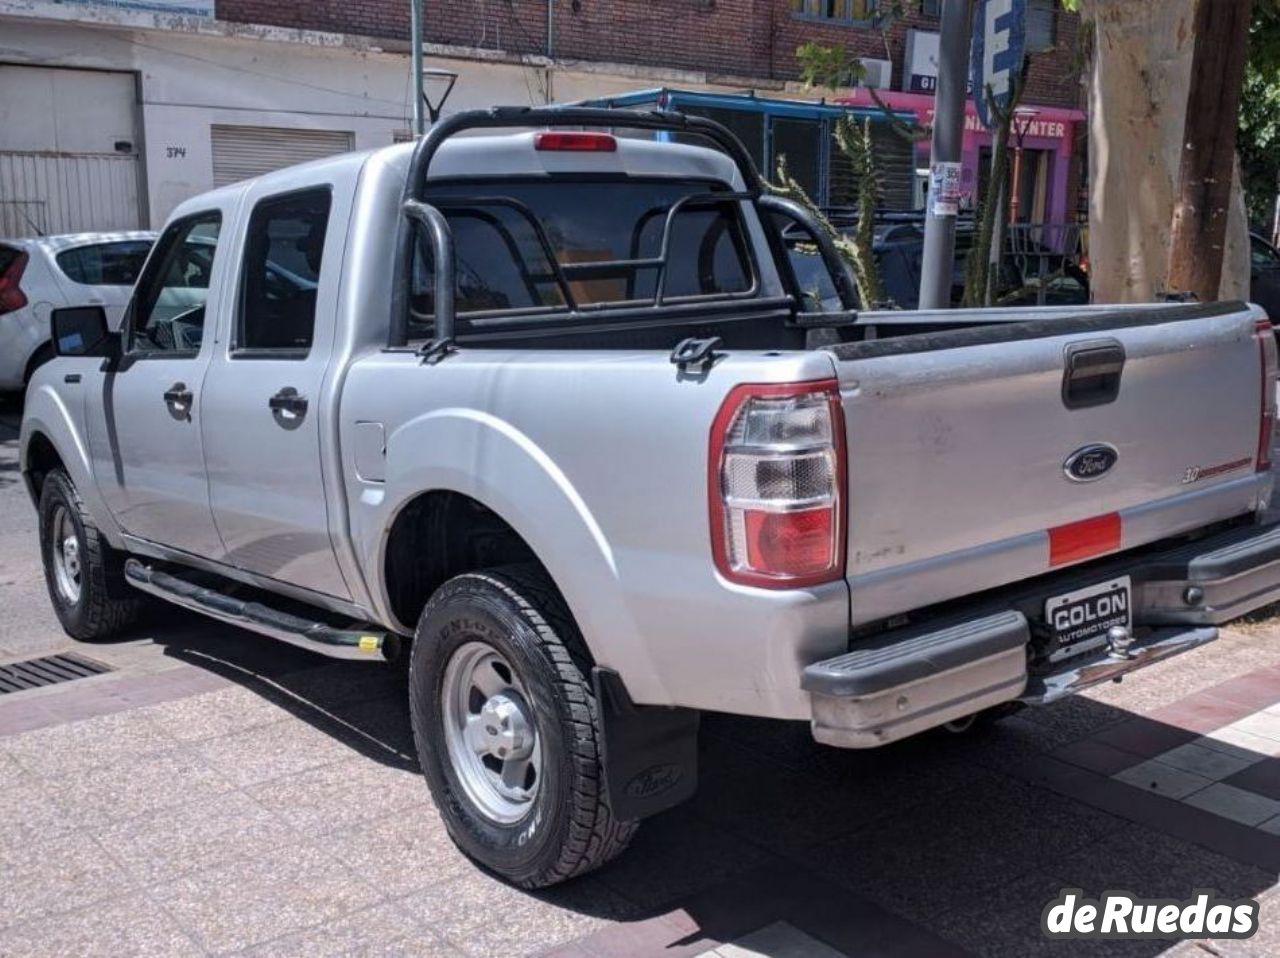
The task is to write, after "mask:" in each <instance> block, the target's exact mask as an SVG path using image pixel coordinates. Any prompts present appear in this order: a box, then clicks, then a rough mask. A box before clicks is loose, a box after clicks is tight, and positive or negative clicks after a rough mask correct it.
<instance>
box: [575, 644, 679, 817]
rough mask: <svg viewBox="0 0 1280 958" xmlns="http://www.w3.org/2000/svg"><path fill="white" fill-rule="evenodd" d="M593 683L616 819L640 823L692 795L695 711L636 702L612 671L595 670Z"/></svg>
mask: <svg viewBox="0 0 1280 958" xmlns="http://www.w3.org/2000/svg"><path fill="white" fill-rule="evenodd" d="M592 682H593V684H594V686H595V693H596V702H597V703H598V704H599V708H600V718H601V724H602V726H603V731H604V742H603V747H602V750H601V751H602V756H601V758H602V764H603V765H604V777H605V788H606V793H607V795H608V797H609V807H610V808H612V809H613V814H614V817H616V818H617V819H618V820H619V821H624V822H633V821H639V820H640V819H642V818H648V817H649V816H651V815H656V814H658V812H664V811H666V810H667V809H668V808H672V807H674V806H676V805H679V804H680V803H681V802H683V801H684V800H685V799H687V798H690V797H691V796H692V795H693V793H694V792H695V791H697V788H698V723H699V717H700V716H699V713H698V711H697V710H696V709H684V708H662V707H659V706H651V705H636V704H635V703H634V702H632V701H631V696H630V695H628V694H627V689H626V686H625V685H623V683H622V678H621V676H619V675H618V673H617V672H615V671H613V670H612V669H602V668H595V669H593V670H592Z"/></svg>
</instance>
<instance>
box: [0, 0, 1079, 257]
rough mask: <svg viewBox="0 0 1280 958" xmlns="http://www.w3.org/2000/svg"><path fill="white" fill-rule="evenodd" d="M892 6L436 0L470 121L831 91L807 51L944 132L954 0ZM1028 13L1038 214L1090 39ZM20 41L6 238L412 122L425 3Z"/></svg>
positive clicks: (101, 5)
mask: <svg viewBox="0 0 1280 958" xmlns="http://www.w3.org/2000/svg"><path fill="white" fill-rule="evenodd" d="M878 2H879V3H884V4H885V5H887V4H888V0H425V10H426V39H427V50H426V52H427V63H428V65H429V66H433V67H441V68H444V69H446V70H451V71H453V72H455V73H457V74H458V83H457V86H456V88H455V90H454V93H453V95H452V97H451V99H450V101H449V104H448V110H458V109H467V108H472V107H479V106H488V105H492V104H494V103H546V102H567V101H577V100H586V99H594V100H598V99H608V98H610V97H614V96H619V95H622V94H625V93H629V92H632V91H635V90H637V89H641V88H648V87H658V86H674V87H680V88H683V89H687V90H701V91H708V92H721V93H727V92H731V91H735V90H739V91H740V90H742V89H744V88H752V89H757V90H761V91H762V92H764V91H767V92H769V93H770V94H771V95H772V96H775V97H791V98H801V99H804V98H808V99H814V98H816V97H817V96H819V94H817V93H814V92H807V91H803V90H802V89H801V88H800V86H799V84H798V83H797V82H796V81H797V79H798V73H799V70H798V66H797V63H796V55H795V50H796V47H797V46H798V45H799V44H801V43H803V42H805V41H809V40H817V41H819V42H822V43H828V44H839V45H842V46H843V47H845V48H847V49H848V50H850V51H851V52H853V53H855V54H857V55H858V56H860V57H864V58H866V62H867V64H868V66H869V68H870V71H869V76H870V79H869V80H868V82H870V83H873V84H874V85H876V86H879V87H881V88H882V90H883V95H884V97H885V98H886V99H891V100H893V101H894V106H895V107H896V108H898V109H900V110H904V111H914V112H915V113H916V114H917V115H918V116H919V117H920V118H921V119H922V120H925V121H927V120H928V112H929V104H930V103H931V99H932V98H931V94H930V92H929V90H930V89H931V86H930V82H931V81H930V77H931V71H932V67H931V64H930V62H929V54H928V50H929V47H930V43H931V42H933V43H934V44H935V45H936V36H937V27H938V21H937V16H936V13H937V9H936V8H937V6H938V0H902V6H903V7H904V8H905V12H906V16H905V17H904V18H902V19H901V20H899V21H896V22H894V23H892V24H890V25H888V26H887V28H886V29H884V30H881V29H880V28H879V26H878V25H877V23H876V22H875V17H876V13H877V12H876V10H875V6H876V4H877V3H878ZM1028 2H1029V3H1030V5H1031V6H1032V8H1033V10H1034V11H1035V13H1036V23H1037V24H1038V26H1036V28H1035V29H1036V31H1037V32H1036V35H1037V36H1039V37H1040V38H1041V40H1042V43H1041V45H1042V46H1045V47H1048V48H1049V49H1047V50H1046V51H1045V52H1041V53H1038V54H1037V55H1036V57H1035V60H1034V67H1033V70H1032V74H1031V81H1030V87H1029V91H1028V96H1027V100H1028V101H1030V103H1031V104H1033V105H1034V107H1035V109H1036V110H1037V111H1039V115H1038V118H1037V122H1038V123H1039V124H1040V129H1038V130H1037V131H1035V132H1037V133H1058V132H1061V134H1062V135H1061V136H1057V137H1054V136H1045V137H1041V138H1036V137H1029V138H1028V140H1027V143H1026V144H1025V145H1026V147H1027V149H1028V151H1038V153H1037V155H1039V156H1040V158H1038V159H1037V158H1036V157H1032V159H1031V160H1030V161H1029V162H1028V163H1027V164H1026V168H1027V169H1028V170H1030V171H1031V173H1030V174H1029V177H1030V179H1029V180H1028V183H1029V186H1028V190H1029V191H1030V192H1029V197H1030V199H1031V200H1032V201H1033V202H1032V203H1030V204H1029V205H1028V206H1027V207H1026V208H1027V209H1028V210H1035V211H1036V214H1037V215H1039V216H1055V215H1058V214H1061V213H1062V212H1063V210H1064V209H1065V206H1064V197H1065V196H1067V195H1068V193H1069V190H1068V184H1067V177H1066V175H1065V173H1064V172H1063V171H1064V170H1066V168H1067V165H1068V164H1066V163H1065V162H1063V161H1062V158H1063V157H1069V156H1070V152H1071V143H1072V142H1073V134H1074V131H1075V125H1076V120H1078V119H1079V118H1080V117H1082V114H1080V113H1079V112H1078V110H1076V107H1077V105H1078V102H1077V101H1078V100H1079V85H1078V83H1077V82H1076V81H1075V80H1074V78H1073V67H1074V62H1075V32H1076V28H1077V26H1076V20H1075V18H1074V17H1073V16H1071V15H1069V14H1066V13H1064V12H1063V11H1061V10H1059V9H1056V8H1055V4H1054V0H1028ZM0 34H2V35H3V36H4V37H5V41H6V42H5V44H4V51H3V53H0V102H4V103H6V108H7V109H8V110H9V112H8V113H7V114H6V123H5V124H2V125H0V199H2V200H3V202H0V234H4V233H13V232H21V231H23V230H25V229H26V227H27V224H32V223H34V224H37V228H39V229H41V230H42V231H46V232H48V231H61V230H68V229H108V228H125V227H134V226H139V225H148V224H150V225H157V224H159V223H160V222H162V221H163V220H164V218H165V217H166V216H167V214H168V212H169V210H170V209H172V208H173V206H174V205H175V204H176V203H178V202H180V201H181V200H182V199H184V198H186V197H187V196H190V195H191V194H193V193H196V192H199V191H201V190H205V189H209V188H210V187H212V186H215V185H218V184H220V183H224V182H230V181H231V180H233V179H235V178H238V177H242V176H246V175H252V174H254V173H256V172H260V171H262V170H264V169H267V168H271V167H272V166H273V165H281V164H283V163H287V162H292V161H296V160H299V159H306V158H310V157H312V156H316V155H323V154H325V153H328V152H334V151H337V150H344V149H353V148H355V149H360V148H366V147H373V146H378V145H382V144H386V143H389V142H392V141H393V140H394V139H396V138H398V137H402V136H404V135H406V134H407V129H408V126H409V115H410V113H411V104H410V100H409V96H410V92H409V91H410V86H409V83H408V42H407V41H408V35H409V0H305V2H304V0H77V2H75V3H65V2H59V0H0ZM931 38H932V40H931ZM850 95H851V97H852V98H854V99H855V100H858V99H859V98H861V99H860V100H859V102H862V103H863V104H864V105H865V102H867V94H866V91H865V90H861V89H860V90H856V91H852V93H851V94H850ZM108 100H109V101H110V102H106V101H108ZM1055 111H1057V112H1055ZM1063 117H1067V118H1068V119H1065V120H1064V119H1062V118H1063ZM971 134H972V135H971V137H970V139H971V141H972V143H971V144H970V145H971V146H972V149H971V150H970V151H969V152H968V153H967V160H968V162H967V163H966V173H967V174H968V175H969V177H970V180H971V181H972V187H973V189H974V190H975V191H976V190H977V189H979V188H980V180H981V175H980V169H981V158H982V154H981V150H982V137H983V133H982V131H980V130H973V131H971ZM1033 141H1034V142H1033ZM926 158H927V154H926ZM104 183H110V184H113V185H112V186H111V187H110V190H109V191H108V190H104V188H103V186H102V184H104ZM106 192H110V193H111V195H113V196H115V197H116V198H117V200H118V202H116V203H114V204H111V205H103V203H102V202H101V197H102V196H103V195H104V194H105V193H106Z"/></svg>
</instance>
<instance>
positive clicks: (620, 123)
mask: <svg viewBox="0 0 1280 958" xmlns="http://www.w3.org/2000/svg"><path fill="white" fill-rule="evenodd" d="M522 127H532V128H555V127H594V128H606V129H613V128H619V127H620V128H623V129H635V130H654V131H659V132H668V133H689V134H694V135H698V136H703V137H705V138H706V139H708V140H710V141H712V142H713V143H714V144H715V145H716V146H718V147H720V149H722V150H723V151H724V152H725V153H726V154H728V156H729V158H730V159H731V160H733V162H734V165H735V166H737V168H738V172H739V173H740V174H741V176H742V181H743V184H744V186H745V188H746V189H745V191H744V192H745V193H747V194H748V195H749V197H750V198H751V199H753V200H754V202H755V203H756V204H757V205H758V206H760V207H761V208H762V209H769V210H772V211H774V212H778V213H782V214H783V215H785V216H789V217H791V218H793V219H796V220H798V221H799V222H800V223H801V225H803V226H804V227H805V228H806V229H808V230H809V231H810V233H812V235H813V239H814V242H815V243H816V244H817V246H818V250H819V252H820V253H821V255H822V259H823V262H824V263H825V264H826V265H827V268H828V269H829V270H830V271H831V274H832V281H833V282H834V283H835V285H836V290H837V292H838V293H839V295H840V300H841V303H843V304H844V306H845V307H846V308H847V309H856V308H857V296H856V293H852V294H851V292H850V291H851V290H852V288H853V281H852V277H851V276H850V275H849V273H848V271H847V268H846V267H845V265H844V262H843V260H841V259H840V256H839V254H838V253H837V252H836V249H835V246H834V244H833V243H832V242H831V239H830V237H829V236H827V234H826V232H825V231H824V230H823V229H822V228H821V227H819V226H818V225H817V224H816V223H815V222H814V221H813V218H812V217H811V216H810V215H809V213H808V211H806V210H805V209H804V208H803V207H802V206H800V205H799V204H796V203H792V202H791V201H789V200H784V199H782V198H781V197H777V196H773V195H770V194H767V193H765V192H764V183H763V181H762V180H761V178H760V173H759V172H758V171H757V170H756V166H755V162H754V161H753V160H752V159H751V154H750V153H748V152H747V149H746V147H744V146H743V145H742V142H741V141H740V140H739V139H738V138H737V137H736V136H734V135H733V134H732V133H731V132H729V130H728V129H727V128H726V127H724V126H723V125H721V124H719V123H717V122H716V121H715V120H709V119H707V118H706V117H700V116H687V115H685V114H683V113H674V112H668V111H647V112H642V111H637V110H613V109H604V108H600V107H529V106H495V107H491V108H490V109H488V110H468V111H465V112H462V113H455V114H454V115H453V116H449V117H446V118H445V119H443V120H441V121H439V122H438V123H436V124H434V125H433V126H432V127H431V129H430V130H428V131H427V134H426V135H425V136H423V137H422V138H421V139H419V140H418V142H417V145H416V146H415V147H414V150H413V156H412V158H411V159H410V160H409V174H408V176H407V177H406V179H405V186H404V194H403V199H402V204H401V206H402V210H403V212H404V214H405V215H404V216H403V217H401V220H400V222H399V224H398V227H397V230H396V249H395V278H394V284H393V286H392V291H391V345H392V346H403V345H404V344H405V343H406V342H407V341H408V329H409V307H410V287H411V285H412V280H413V235H414V224H415V223H417V224H421V225H422V226H423V227H424V228H425V229H426V230H427V232H428V235H429V237H430V239H431V244H432V250H433V252H434V253H435V256H436V260H435V268H436V290H435V301H436V312H435V334H434V336H433V338H432V342H431V343H428V344H427V346H425V347H424V348H423V350H422V352H423V353H424V355H432V356H442V355H444V354H445V353H447V352H448V351H449V350H450V349H452V347H453V338H454V310H453V290H454V283H455V281H456V278H455V275H454V265H453V239H452V234H451V232H450V230H449V226H448V223H447V222H446V221H445V220H444V216H443V214H441V213H440V211H439V210H438V209H436V208H435V207H433V206H430V205H429V204H427V203H426V202H425V199H426V191H427V174H428V172H429V171H430V167H431V161H432V160H433V159H434V158H435V156H436V153H437V152H439V150H440V147H441V145H442V144H443V143H444V142H445V141H446V140H448V139H450V138H452V137H454V136H457V135H458V134H459V133H463V132H465V131H467V130H481V129H515V128H522ZM668 223H669V221H668ZM442 256H447V257H448V260H447V266H448V271H447V274H446V272H445V271H444V270H443V269H442V267H443V266H445V265H446V263H445V262H444V261H443V260H442V259H441V257H442ZM442 280H447V281H442ZM446 286H447V288H448V296H447V297H442V296H441V290H442V289H444V288H445V287H446ZM445 306H447V307H448V308H447V311H446V310H445V308H444V307H445Z"/></svg>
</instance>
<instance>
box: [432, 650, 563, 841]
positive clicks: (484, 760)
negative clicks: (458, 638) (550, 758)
mask: <svg viewBox="0 0 1280 958" xmlns="http://www.w3.org/2000/svg"><path fill="white" fill-rule="evenodd" d="M440 698H441V703H440V704H441V709H442V711H443V718H444V730H445V736H444V738H445V747H446V750H447V752H448V755H449V761H450V763H451V764H452V766H453V770H454V772H455V773H456V774H457V777H458V781H459V782H460V783H461V785H462V789H463V791H464V792H466V794H467V797H468V798H469V799H471V802H472V803H473V804H474V805H475V806H476V807H477V808H478V809H479V810H480V811H481V812H482V813H483V814H484V815H485V817H487V818H489V819H490V820H492V821H494V822H497V823H500V824H504V825H511V824H515V823H516V822H519V821H520V820H521V819H523V818H524V817H525V816H526V815H528V814H529V812H530V811H531V810H532V808H533V802H534V800H535V799H536V798H537V795H538V791H539V790H540V787H541V784H542V742H541V737H540V736H539V734H538V727H537V723H536V722H535V721H534V719H533V713H532V709H531V708H530V707H529V696H528V693H527V691H526V689H525V687H524V683H523V682H522V681H521V679H520V676H519V675H518V674H517V673H516V671H515V669H513V668H512V667H511V663H510V662H508V661H507V659H506V658H505V657H504V656H503V655H501V654H500V653H499V652H498V651H497V650H496V649H494V648H493V646H491V645H489V644H488V643H486V642H480V641H470V642H466V643H464V644H463V645H461V646H459V647H458V648H457V649H456V650H455V651H454V653H453V655H452V656H450V658H449V662H448V665H447V666H446V667H445V674H444V683H443V689H442V695H441V697H440Z"/></svg>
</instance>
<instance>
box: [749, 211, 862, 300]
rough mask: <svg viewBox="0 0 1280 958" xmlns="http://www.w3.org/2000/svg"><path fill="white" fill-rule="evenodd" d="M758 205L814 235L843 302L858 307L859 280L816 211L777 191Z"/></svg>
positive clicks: (823, 260) (814, 241)
mask: <svg viewBox="0 0 1280 958" xmlns="http://www.w3.org/2000/svg"><path fill="white" fill-rule="evenodd" d="M756 205H757V206H758V207H759V208H760V209H761V210H763V211H764V212H767V213H780V214H782V215H783V216H785V217H787V218H788V219H791V220H794V221H795V222H797V223H799V224H800V226H801V228H802V229H804V230H806V231H807V232H808V233H809V235H810V236H811V237H813V243H814V245H815V246H817V247H818V255H819V256H821V257H822V263H823V265H824V266H826V268H827V272H828V273H830V274H831V282H832V284H833V285H834V286H835V288H836V295H837V296H839V297H840V305H841V306H843V307H844V308H845V309H847V310H850V311H856V310H857V308H858V284H857V283H856V282H854V279H853V274H852V273H851V272H849V264H848V263H846V262H845V261H844V259H843V257H841V255H840V253H839V252H838V251H837V250H836V246H835V243H833V242H832V241H831V237H830V236H829V235H828V234H827V231H826V230H825V229H824V228H823V226H822V224H821V223H819V222H818V221H817V220H816V219H815V218H814V216H813V214H812V213H810V212H809V211H808V210H807V209H805V207H803V206H802V205H801V204H799V203H797V202H796V201H795V200H789V199H787V198H786V197H785V196H778V195H777V194H776V193H766V194H765V195H764V196H761V197H760V198H758V199H757V200H756Z"/></svg>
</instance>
